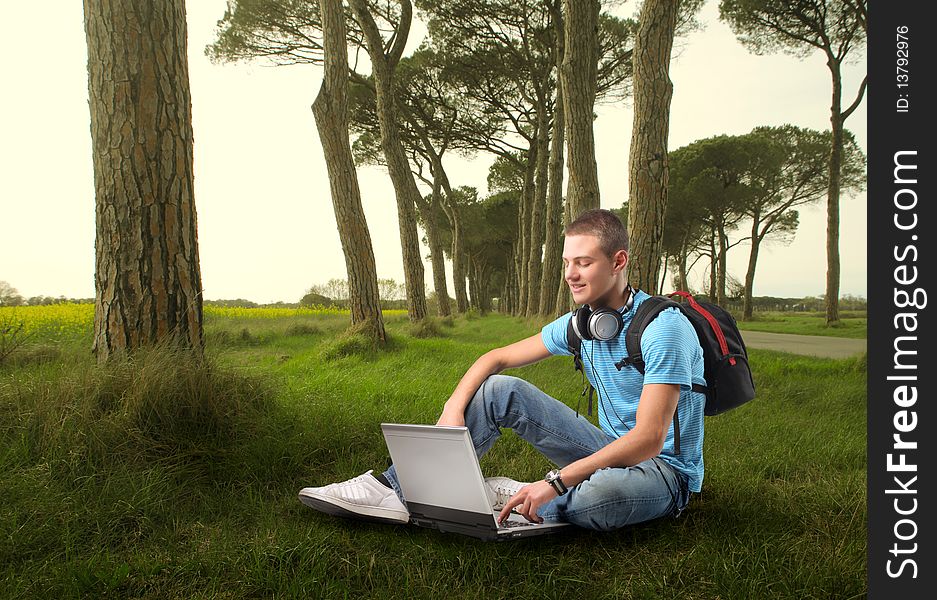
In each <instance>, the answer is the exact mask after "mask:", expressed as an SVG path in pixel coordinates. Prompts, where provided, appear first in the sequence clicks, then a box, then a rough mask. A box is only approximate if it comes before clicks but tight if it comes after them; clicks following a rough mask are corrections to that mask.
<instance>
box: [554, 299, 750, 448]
mask: <svg viewBox="0 0 937 600" xmlns="http://www.w3.org/2000/svg"><path fill="white" fill-rule="evenodd" d="M674 296H677V297H681V298H684V299H686V302H685V303H680V302H675V301H674V300H672V299H671V298H673V297H674ZM668 308H677V309H679V310H680V312H682V313H683V314H684V315H686V317H687V319H689V321H690V323H691V324H692V325H693V329H695V330H696V335H697V337H698V338H699V344H700V347H701V348H702V349H703V377H705V378H706V384H707V385H705V386H702V385H698V384H694V385H693V391H694V392H701V393H703V394H705V395H706V406H705V408H704V410H703V414H705V415H706V416H712V415H718V414H721V413H724V412H726V411H728V410H731V409H733V408H736V407H738V406H741V405H742V404H745V403H746V402H748V401H749V400H751V399H752V398H754V397H755V382H754V381H753V380H752V371H751V368H750V367H749V365H748V353H747V351H746V350H745V342H744V341H743V340H742V335H741V334H740V333H739V328H738V325H736V323H735V318H734V317H733V316H732V315H731V314H730V313H729V312H728V311H727V310H725V309H724V308H722V307H721V306H717V305H715V304H709V303H707V302H698V301H697V300H696V299H695V298H694V297H693V296H692V295H691V294H689V293H688V292H682V291H678V292H673V293H671V294H668V295H667V296H651V297H650V298H648V299H647V300H645V301H644V302H642V303H641V305H640V306H638V308H637V310H636V312H635V314H634V317H632V320H631V324H630V325H629V326H628V330H627V332H625V348H626V349H627V352H628V356H625V357H623V358H622V359H621V360H620V361H618V362H617V363H615V367H616V368H618V370H619V371H620V370H621V369H623V368H624V367H625V366H628V365H631V366H633V367H634V368H635V369H637V370H638V372H639V373H641V374H642V375H644V368H645V365H644V359H643V358H642V356H641V337H642V336H643V335H644V330H645V329H647V326H648V325H649V324H650V323H651V321H653V320H654V319H655V318H656V317H657V315H659V314H660V313H661V311H664V310H666V309H668ZM569 329H570V328H567V334H566V342H567V345H568V346H569V349H570V351H571V352H572V353H573V361H574V363H575V365H576V369H577V370H579V371H582V340H581V339H580V338H579V337H578V336H576V335H575V334H571V333H570V331H569ZM589 396H590V398H589V408H590V410H589V413H590V414H591V413H592V410H591V405H592V398H591V396H592V391H591V390H590V392H589ZM679 431H680V421H679V417H678V415H677V413H674V434H675V437H674V449H675V451H676V452H677V454H679V453H680V434H679Z"/></svg>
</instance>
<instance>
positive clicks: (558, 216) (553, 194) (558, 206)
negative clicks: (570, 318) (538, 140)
mask: <svg viewBox="0 0 937 600" xmlns="http://www.w3.org/2000/svg"><path fill="white" fill-rule="evenodd" d="M564 112H565V105H564V100H563V90H562V88H560V87H557V89H556V102H555V108H554V109H553V138H552V139H551V140H550V187H549V190H548V191H547V219H546V242H545V246H544V250H543V276H542V278H541V283H540V310H539V311H538V312H539V313H540V314H541V315H549V314H552V313H553V311H554V309H555V308H556V299H557V293H556V290H557V286H558V285H559V284H560V283H563V145H564V141H565V137H566V136H565V130H566V125H565V122H564V119H563V113H564Z"/></svg>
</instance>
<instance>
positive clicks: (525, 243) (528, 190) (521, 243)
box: [517, 119, 540, 315]
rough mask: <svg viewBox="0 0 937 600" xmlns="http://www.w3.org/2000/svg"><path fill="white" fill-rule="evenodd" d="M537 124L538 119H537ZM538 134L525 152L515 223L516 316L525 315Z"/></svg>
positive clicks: (536, 133)
mask: <svg viewBox="0 0 937 600" xmlns="http://www.w3.org/2000/svg"><path fill="white" fill-rule="evenodd" d="M538 123H539V119H538ZM539 136H540V132H539V131H537V132H535V133H534V137H533V138H532V139H531V140H530V146H529V149H528V151H527V167H526V168H525V169H524V189H523V191H522V192H521V205H520V207H519V214H518V221H517V236H518V250H519V252H518V257H517V260H518V269H517V274H518V278H517V282H518V295H519V297H518V301H519V303H518V307H517V310H518V314H520V315H524V314H527V293H528V292H527V286H528V283H529V279H528V273H527V267H528V266H529V264H530V263H529V262H528V260H527V259H528V256H530V222H531V211H532V210H533V205H534V198H536V190H535V185H534V180H535V177H536V173H537V150H538V148H539V147H540V144H539V143H538V141H537V140H538V138H539Z"/></svg>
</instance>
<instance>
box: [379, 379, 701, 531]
mask: <svg viewBox="0 0 937 600" xmlns="http://www.w3.org/2000/svg"><path fill="white" fill-rule="evenodd" d="M465 425H466V427H468V429H469V432H470V433H471V436H472V442H473V444H474V445H475V452H477V453H478V456H482V455H483V454H485V452H487V451H488V450H489V449H490V448H491V446H492V445H493V444H494V443H495V441H496V440H497V439H498V438H499V437H500V436H501V429H500V428H502V427H507V428H509V429H513V430H514V431H515V432H516V433H517V434H518V435H520V436H521V437H522V438H524V439H525V440H527V441H528V442H530V443H531V444H533V446H534V448H536V449H537V450H538V451H539V452H540V453H541V454H543V455H544V456H546V457H547V458H548V459H550V460H551V461H552V462H554V463H555V464H556V465H557V466H559V467H564V466H566V465H568V464H569V463H571V462H574V461H576V460H579V459H581V458H584V457H586V456H589V455H591V454H593V453H595V452H596V451H598V450H599V449H601V448H602V447H604V446H606V445H607V444H610V443H611V442H613V441H615V439H616V438H614V437H611V436H609V435H607V434H606V433H605V432H603V431H602V430H601V429H599V428H598V427H596V426H595V425H593V424H592V423H590V422H589V421H588V420H587V419H586V418H585V417H582V416H577V415H576V412H575V411H573V409H571V408H569V407H568V406H566V405H565V404H563V403H562V402H560V401H559V400H556V399H554V398H551V397H550V396H548V395H547V394H545V393H543V392H542V391H540V390H539V389H538V388H537V387H536V386H534V385H532V384H530V383H528V382H526V381H524V380H523V379H518V378H516V377H508V376H505V375H492V376H491V377H489V378H488V379H486V380H485V382H484V383H483V384H482V386H481V387H480V388H478V391H477V392H475V396H474V397H473V398H472V401H471V402H470V403H469V405H468V407H467V408H466V409H465ZM384 476H385V477H386V478H387V480H388V481H389V482H390V484H391V486H392V487H393V488H394V491H396V492H397V495H398V496H400V499H401V500H404V497H403V493H402V492H401V490H400V484H399V483H398V481H397V473H396V471H395V469H394V467H393V466H391V467H390V468H389V469H388V470H387V471H386V472H385V473H384ZM689 496H690V492H689V490H688V488H687V479H686V477H685V476H684V475H682V474H681V473H678V472H677V471H675V470H674V469H673V467H671V466H670V465H668V464H667V463H665V462H664V461H662V460H660V459H659V458H651V459H648V460H646V461H644V462H642V463H639V464H637V465H634V466H631V467H623V468H617V467H615V468H612V467H607V468H604V469H600V470H598V471H596V472H595V473H593V474H592V475H591V476H590V477H589V478H588V479H586V480H585V481H583V482H582V483H580V484H579V485H576V486H574V487H572V488H570V490H569V492H567V493H566V494H564V495H562V496H558V497H557V498H554V499H553V500H551V501H550V502H548V503H546V504H544V505H542V506H541V507H540V509H539V510H538V514H539V515H540V516H541V517H543V518H544V519H548V520H555V521H567V522H569V523H573V524H574V525H578V526H580V527H585V528H587V529H595V530H602V531H608V530H612V529H618V528H619V527H623V526H625V525H631V524H634V523H641V522H643V521H649V520H651V519H656V518H659V517H665V516H668V515H672V516H678V515H679V514H680V513H681V512H682V511H683V509H684V508H686V505H687V502H688V501H689Z"/></svg>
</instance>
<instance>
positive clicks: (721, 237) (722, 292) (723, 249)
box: [716, 223, 729, 306]
mask: <svg viewBox="0 0 937 600" xmlns="http://www.w3.org/2000/svg"><path fill="white" fill-rule="evenodd" d="M717 233H718V237H717V239H718V241H719V281H718V283H717V287H716V294H717V299H716V304H718V305H719V306H725V304H726V268H727V266H728V265H727V259H728V255H729V237H728V236H727V235H726V229H725V224H723V223H719V228H718V230H717Z"/></svg>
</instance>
